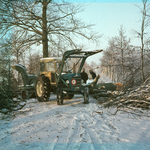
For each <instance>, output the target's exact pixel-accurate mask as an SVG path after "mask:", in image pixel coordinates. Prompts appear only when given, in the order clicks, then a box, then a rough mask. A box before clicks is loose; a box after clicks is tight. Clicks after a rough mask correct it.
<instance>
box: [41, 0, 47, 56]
mask: <svg viewBox="0 0 150 150" xmlns="http://www.w3.org/2000/svg"><path fill="white" fill-rule="evenodd" d="M46 10H47V0H43V13H42V25H43V27H42V31H43V33H42V44H43V58H44V57H48V39H47V20H46Z"/></svg>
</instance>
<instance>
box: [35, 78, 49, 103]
mask: <svg viewBox="0 0 150 150" xmlns="http://www.w3.org/2000/svg"><path fill="white" fill-rule="evenodd" d="M50 88H51V85H50V81H49V79H48V78H47V77H45V76H44V75H40V76H38V77H37V79H36V82H35V95H36V97H37V99H38V101H39V102H46V101H48V100H49V97H50Z"/></svg>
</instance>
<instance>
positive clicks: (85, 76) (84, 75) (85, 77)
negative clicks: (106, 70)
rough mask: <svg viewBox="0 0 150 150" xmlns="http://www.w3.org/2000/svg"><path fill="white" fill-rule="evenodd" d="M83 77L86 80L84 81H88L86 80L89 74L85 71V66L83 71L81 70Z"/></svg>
mask: <svg viewBox="0 0 150 150" xmlns="http://www.w3.org/2000/svg"><path fill="white" fill-rule="evenodd" d="M80 75H81V79H82V80H83V81H84V83H86V81H87V80H88V74H87V73H86V72H85V68H83V71H82V72H81V74H80Z"/></svg>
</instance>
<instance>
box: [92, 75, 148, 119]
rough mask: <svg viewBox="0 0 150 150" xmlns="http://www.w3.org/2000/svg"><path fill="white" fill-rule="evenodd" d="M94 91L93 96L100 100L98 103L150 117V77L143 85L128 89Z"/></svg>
mask: <svg viewBox="0 0 150 150" xmlns="http://www.w3.org/2000/svg"><path fill="white" fill-rule="evenodd" d="M105 94H106V96H107V97H106V96H105V97H104V93H103V92H99V93H96V92H95V93H94V94H93V97H94V98H95V99H97V100H98V104H100V105H101V106H104V107H106V108H108V107H115V108H117V110H116V112H115V113H114V114H116V113H117V112H118V111H124V112H127V113H132V114H133V115H139V116H141V115H142V114H143V115H144V116H147V117H150V114H149V110H150V78H148V79H147V80H146V81H145V82H144V83H143V84H142V85H141V86H139V87H134V88H132V89H128V90H127V91H113V92H109V93H108V92H105Z"/></svg>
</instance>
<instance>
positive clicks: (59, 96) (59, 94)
mask: <svg viewBox="0 0 150 150" xmlns="http://www.w3.org/2000/svg"><path fill="white" fill-rule="evenodd" d="M57 104H58V105H63V91H62V89H61V88H58V90H57Z"/></svg>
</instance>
